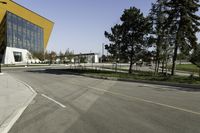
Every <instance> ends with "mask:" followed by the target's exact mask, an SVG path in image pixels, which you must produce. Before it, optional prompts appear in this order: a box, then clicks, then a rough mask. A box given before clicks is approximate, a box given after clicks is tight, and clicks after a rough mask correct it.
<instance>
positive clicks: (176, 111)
mask: <svg viewBox="0 0 200 133" xmlns="http://www.w3.org/2000/svg"><path fill="white" fill-rule="evenodd" d="M7 72H8V73H9V74H10V75H13V76H14V77H16V78H18V79H20V80H22V81H24V82H26V83H28V84H29V85H30V86H32V87H33V88H34V89H35V90H36V91H37V93H38V94H37V96H36V97H35V99H34V100H33V101H32V103H31V104H30V105H29V106H28V108H27V109H26V110H25V112H24V113H23V114H22V116H21V117H20V119H18V121H17V122H16V123H15V125H14V126H13V127H12V129H11V130H10V133H200V92H197V91H196V92H193V91H183V90H181V89H180V88H173V87H166V86H158V85H148V84H139V83H129V82H118V81H108V80H101V79H92V78H87V77H82V76H77V75H69V74H61V73H57V72H56V71H48V72H46V71H45V70H44V69H41V70H40V69H38V70H37V69H35V70H32V71H27V72H25V71H24V70H23V69H15V70H12V71H10V70H7Z"/></svg>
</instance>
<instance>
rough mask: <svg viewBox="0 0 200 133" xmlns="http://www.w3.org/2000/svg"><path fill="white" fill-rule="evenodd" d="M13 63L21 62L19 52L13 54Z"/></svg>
mask: <svg viewBox="0 0 200 133" xmlns="http://www.w3.org/2000/svg"><path fill="white" fill-rule="evenodd" d="M13 55H14V58H15V62H21V61H22V53H21V52H13Z"/></svg>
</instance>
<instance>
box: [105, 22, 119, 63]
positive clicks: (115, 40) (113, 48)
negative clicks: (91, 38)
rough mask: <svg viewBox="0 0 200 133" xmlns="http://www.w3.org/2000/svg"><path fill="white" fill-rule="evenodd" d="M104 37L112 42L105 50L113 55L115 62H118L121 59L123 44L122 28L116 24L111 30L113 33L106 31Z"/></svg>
mask: <svg viewBox="0 0 200 133" xmlns="http://www.w3.org/2000/svg"><path fill="white" fill-rule="evenodd" d="M104 35H105V37H106V38H108V40H109V41H110V44H108V45H106V46H105V48H106V50H108V52H109V53H111V54H112V56H113V58H114V61H115V62H117V60H118V59H120V57H121V56H120V55H121V50H120V47H121V46H120V44H121V43H122V26H121V25H119V24H116V25H114V27H112V28H111V33H109V32H107V31H105V33H104Z"/></svg>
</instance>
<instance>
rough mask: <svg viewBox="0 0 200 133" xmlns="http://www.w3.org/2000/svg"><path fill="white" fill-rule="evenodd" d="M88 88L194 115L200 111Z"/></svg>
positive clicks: (199, 113)
mask: <svg viewBox="0 0 200 133" xmlns="http://www.w3.org/2000/svg"><path fill="white" fill-rule="evenodd" d="M88 88H90V89H93V90H97V91H103V92H107V93H110V94H112V95H117V96H121V97H125V98H128V99H135V100H137V101H142V102H146V103H151V104H155V105H159V106H163V107H167V108H171V109H175V110H179V111H183V112H187V113H191V114H195V115H200V112H196V111H192V110H189V109H184V108H181V107H176V106H172V105H167V104H163V103H159V102H154V101H150V100H146V99H142V98H138V97H133V96H127V95H124V94H120V93H116V92H111V91H108V90H104V89H99V88H96V87H91V86H88Z"/></svg>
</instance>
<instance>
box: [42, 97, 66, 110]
mask: <svg viewBox="0 0 200 133" xmlns="http://www.w3.org/2000/svg"><path fill="white" fill-rule="evenodd" d="M41 95H42V96H43V97H45V98H47V99H49V100H50V101H52V102H54V103H56V104H58V105H60V106H61V107H62V108H66V106H65V105H63V104H62V103H60V102H58V101H56V100H54V99H53V98H50V97H48V96H47V95H45V94H41Z"/></svg>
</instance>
